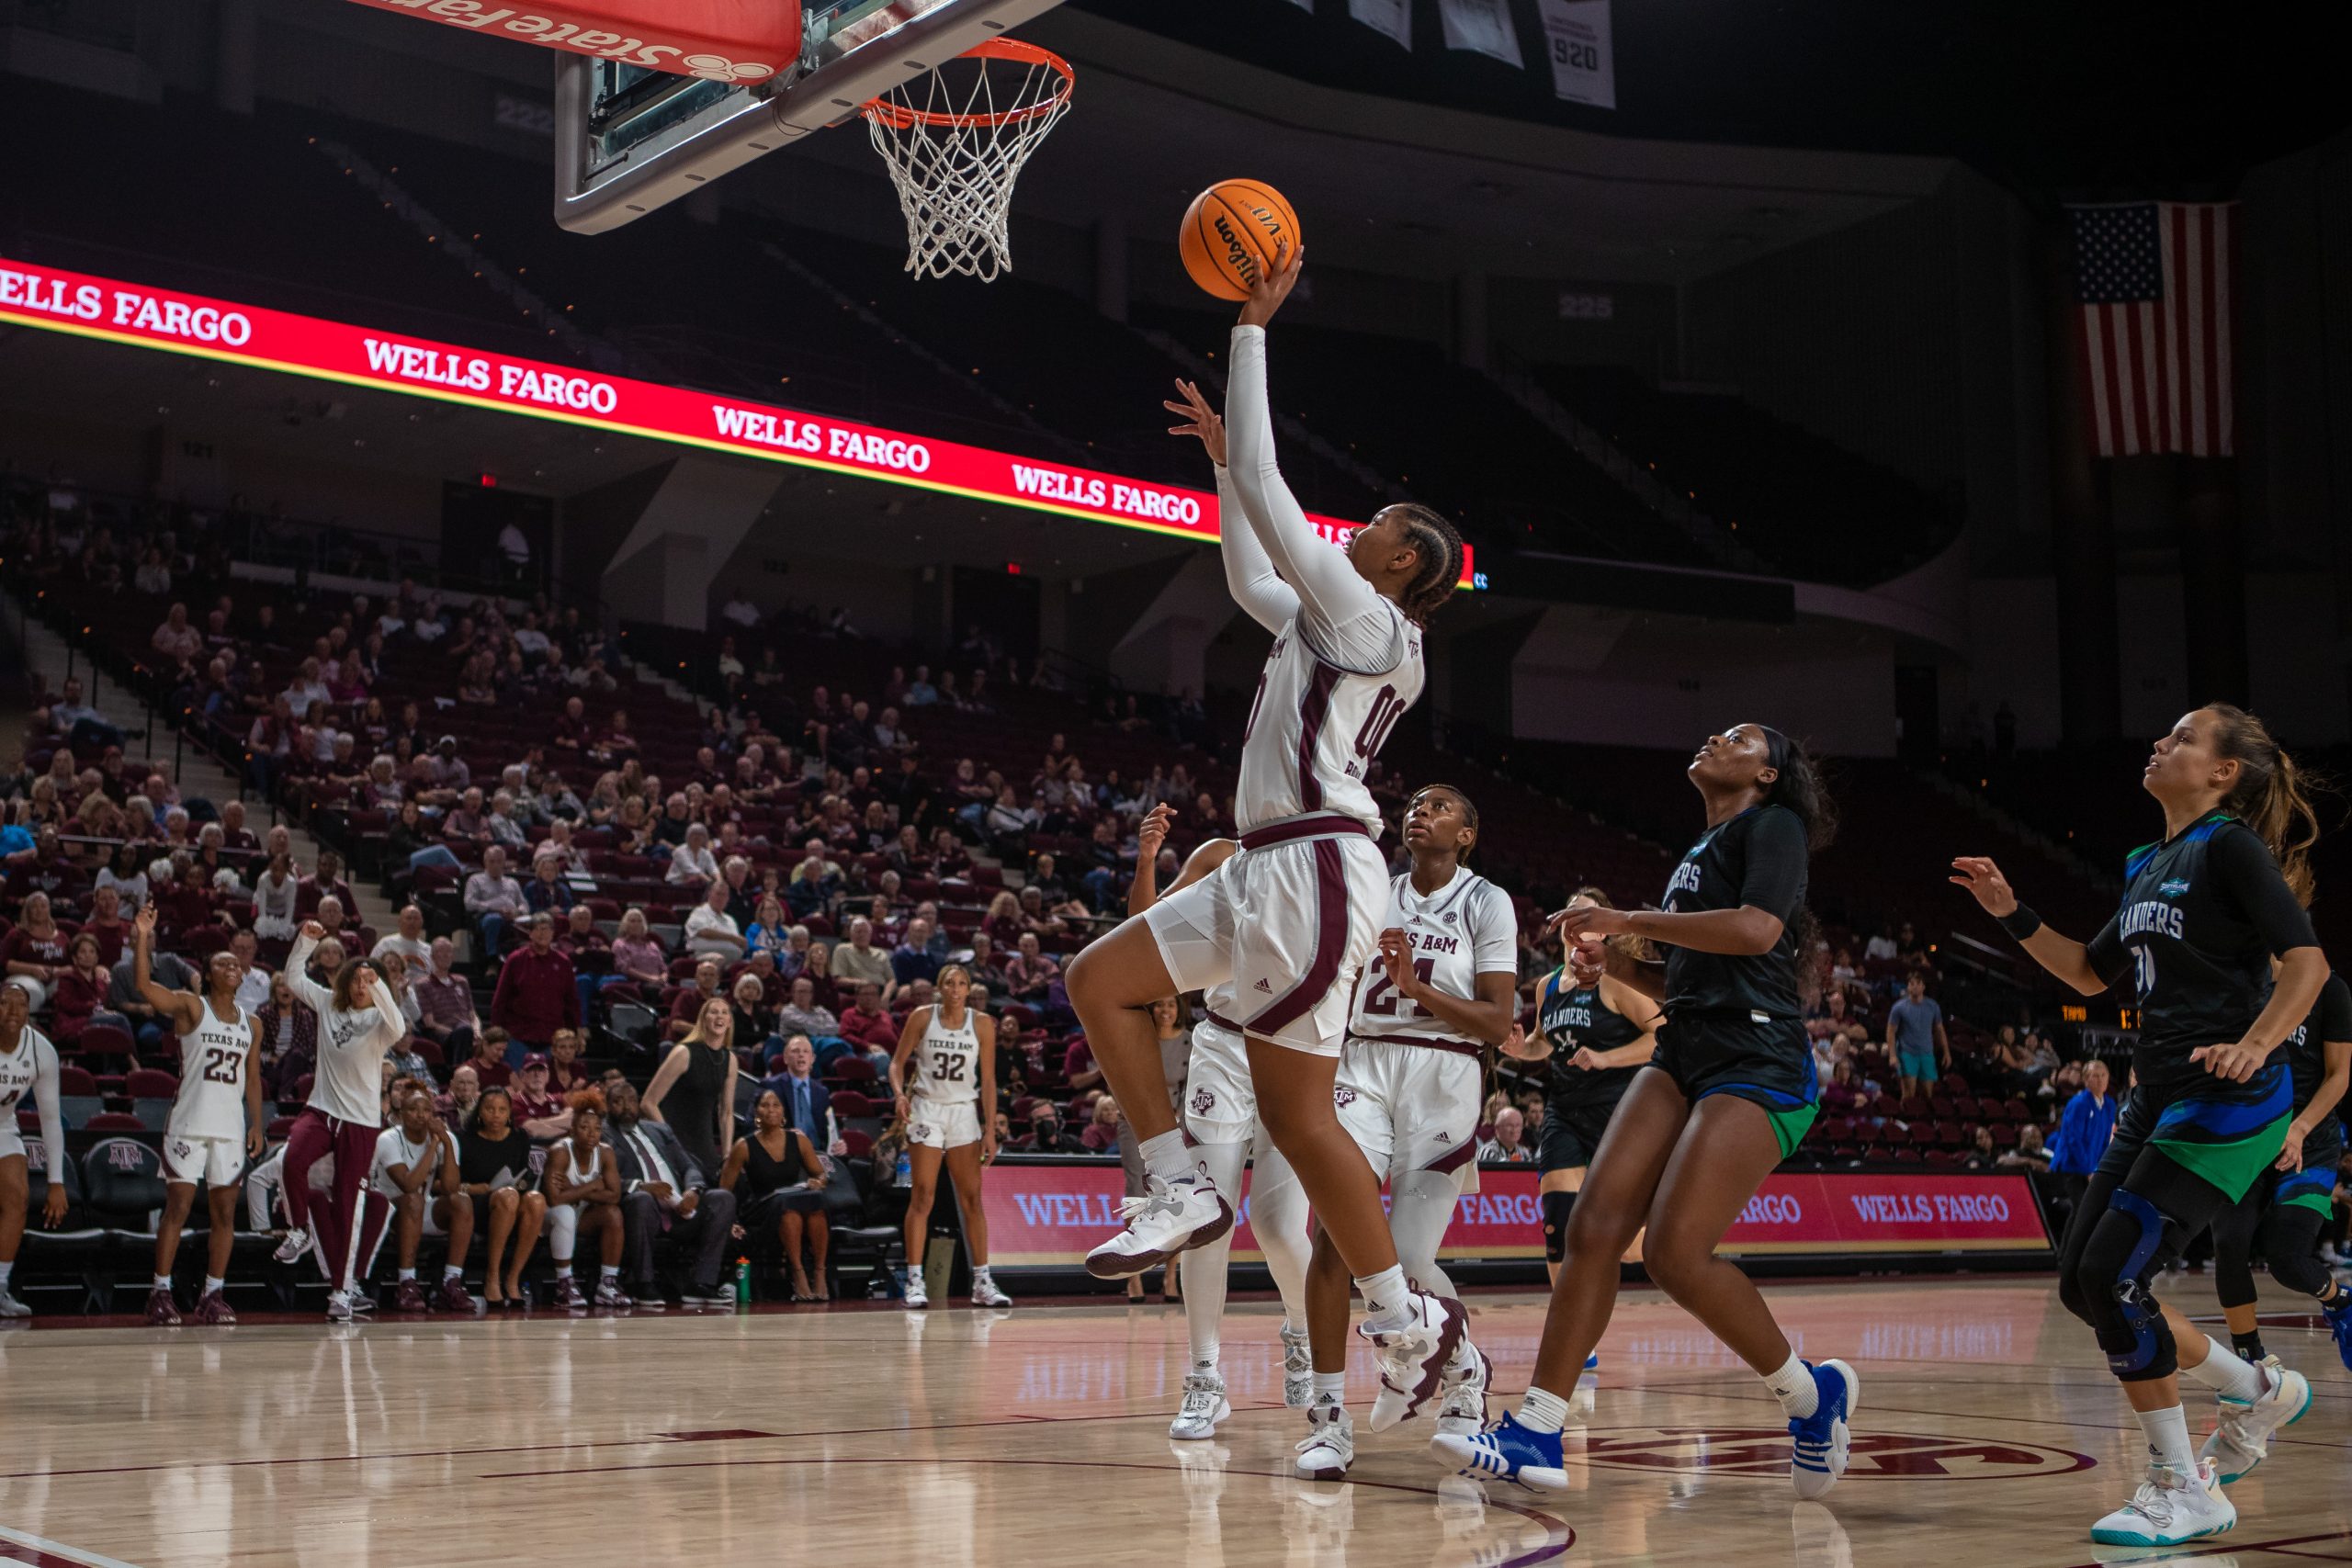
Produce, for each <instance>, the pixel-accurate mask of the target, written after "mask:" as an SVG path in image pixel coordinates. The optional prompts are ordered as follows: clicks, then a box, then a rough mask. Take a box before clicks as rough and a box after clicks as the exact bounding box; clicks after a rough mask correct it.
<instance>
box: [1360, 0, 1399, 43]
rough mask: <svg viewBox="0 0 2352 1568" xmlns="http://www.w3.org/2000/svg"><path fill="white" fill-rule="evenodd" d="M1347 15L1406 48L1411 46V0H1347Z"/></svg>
mask: <svg viewBox="0 0 2352 1568" xmlns="http://www.w3.org/2000/svg"><path fill="white" fill-rule="evenodd" d="M1348 15H1349V16H1351V17H1354V18H1355V19H1356V20H1357V21H1359V22H1362V23H1363V25H1364V26H1365V27H1368V28H1371V29H1372V30H1373V31H1374V32H1376V33H1385V34H1386V35H1387V36H1388V37H1390V38H1392V39H1395V40H1396V41H1397V43H1399V44H1402V45H1403V46H1404V47H1405V48H1407V49H1410V48H1412V47H1413V0H1348Z"/></svg>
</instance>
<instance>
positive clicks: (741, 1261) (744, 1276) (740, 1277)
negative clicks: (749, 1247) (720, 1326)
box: [735, 1258, 752, 1312]
mask: <svg viewBox="0 0 2352 1568" xmlns="http://www.w3.org/2000/svg"><path fill="white" fill-rule="evenodd" d="M735 1310H736V1311H737V1312H749V1311H751V1310H752V1260H751V1259H750V1258H737V1259H736V1260H735Z"/></svg>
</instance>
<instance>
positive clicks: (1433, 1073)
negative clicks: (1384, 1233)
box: [1331, 1040, 1486, 1192]
mask: <svg viewBox="0 0 2352 1568" xmlns="http://www.w3.org/2000/svg"><path fill="white" fill-rule="evenodd" d="M1485 1086H1486V1073H1485V1071H1484V1067H1483V1064H1481V1063H1480V1061H1479V1059H1478V1058H1477V1057H1476V1056H1470V1055H1462V1054H1460V1053H1458V1052H1453V1051H1443V1050H1439V1049H1437V1048H1436V1047H1434V1046H1430V1045H1401V1044H1394V1043H1388V1042H1385V1041H1371V1040H1351V1041H1349V1042H1348V1048H1347V1052H1346V1054H1345V1055H1342V1056H1341V1057H1340V1076H1339V1078H1338V1079H1337V1081H1336V1082H1335V1083H1334V1084H1333V1086H1332V1089H1331V1098H1332V1100H1333V1101H1334V1102H1335V1103H1336V1104H1337V1105H1338V1107H1339V1111H1340V1125H1341V1126H1342V1127H1345V1128H1346V1129H1347V1130H1348V1135H1349V1136H1350V1137H1351V1138H1353V1139H1355V1141H1356V1146H1357V1147H1358V1148H1361V1149H1362V1150H1363V1156H1364V1158H1365V1159H1367V1160H1369V1161H1370V1162H1371V1163H1372V1169H1373V1173H1374V1175H1376V1176H1378V1177H1379V1178H1380V1179H1382V1180H1383V1181H1394V1180H1396V1179H1397V1178H1398V1177H1400V1176H1407V1175H1410V1174H1411V1173H1412V1172H1414V1171H1417V1170H1435V1171H1445V1172H1452V1173H1453V1176H1454V1179H1455V1180H1456V1181H1457V1182H1458V1183H1459V1184H1460V1187H1461V1190H1463V1191H1464V1192H1476V1190H1478V1111H1479V1091H1480V1090H1481V1089H1484V1088H1485Z"/></svg>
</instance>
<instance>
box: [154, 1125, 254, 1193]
mask: <svg viewBox="0 0 2352 1568" xmlns="http://www.w3.org/2000/svg"><path fill="white" fill-rule="evenodd" d="M244 1174H245V1141H244V1140H243V1138H183V1137H181V1136H179V1135H178V1134H175V1133H166V1134H164V1180H165V1181H185V1182H187V1183H190V1184H191V1185H192V1184H194V1183H196V1182H198V1181H201V1182H203V1183H204V1184H205V1185H206V1186H208V1187H227V1186H230V1185H232V1184H233V1183H234V1182H235V1181H236V1180H237V1179H238V1178H240V1177H242V1176H243V1175H244Z"/></svg>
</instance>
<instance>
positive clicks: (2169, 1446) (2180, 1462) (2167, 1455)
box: [2137, 1404, 2197, 1475]
mask: <svg viewBox="0 0 2352 1568" xmlns="http://www.w3.org/2000/svg"><path fill="white" fill-rule="evenodd" d="M2137 1414H2138V1416H2139V1417H2140V1430H2142V1431H2143V1432H2145V1433H2146V1434H2147V1435H2148V1457H2149V1458H2150V1459H2152V1460H2154V1461H2156V1462H2157V1463H2158V1464H2161V1465H2163V1466H2165V1468H2166V1469H2168V1470H2177V1471H2179V1472H2181V1473H2182V1474H2184V1475H2194V1474H2196V1473H2197V1450H2195V1449H2192V1448H2190V1447H2189V1446H2188V1411H2186V1410H2184V1409H2182V1408H2181V1407H2180V1406H2179V1405H2177V1404H2168V1405H2166V1406H2165V1408H2163V1409H2162V1410H2142V1411H2139V1412H2137Z"/></svg>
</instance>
